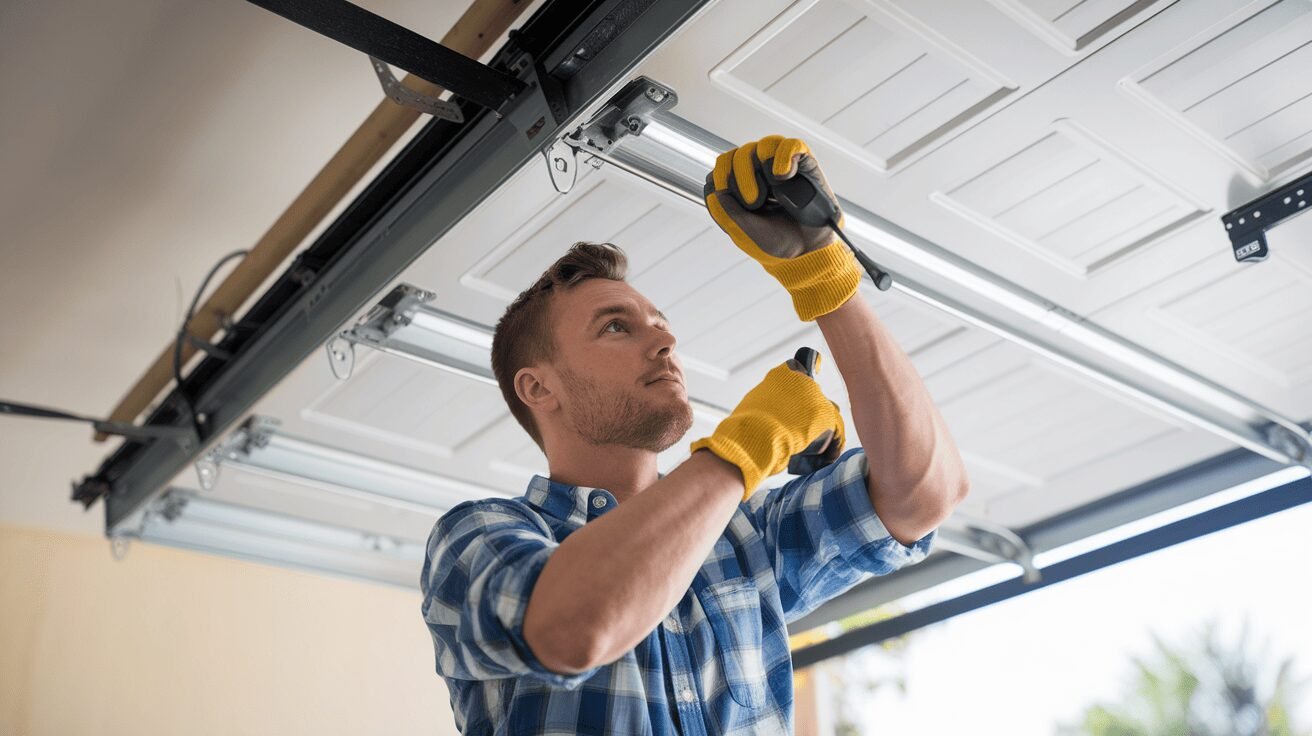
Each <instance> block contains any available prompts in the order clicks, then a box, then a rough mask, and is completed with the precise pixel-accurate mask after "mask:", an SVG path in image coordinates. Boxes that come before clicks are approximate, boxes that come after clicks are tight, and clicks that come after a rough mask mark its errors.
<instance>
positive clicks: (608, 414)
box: [560, 369, 692, 452]
mask: <svg viewBox="0 0 1312 736" xmlns="http://www.w3.org/2000/svg"><path fill="white" fill-rule="evenodd" d="M560 377H561V380H562V381H563V382H564V384H565V388H566V389H567V390H568V391H569V394H570V397H571V398H572V399H573V401H572V402H571V403H572V404H573V407H572V409H571V410H570V411H569V412H568V413H567V414H566V420H567V421H568V422H569V423H570V424H571V425H572V429H573V430H574V432H575V433H577V434H578V435H579V436H580V437H582V438H583V439H584V440H585V441H587V442H588V443H589V444H592V445H620V446H621V447H632V448H634V449H638V450H649V451H651V452H662V451H664V450H666V449H668V448H669V447H670V446H671V445H673V444H674V443H675V442H678V441H679V438H681V437H683V436H684V435H685V434H687V433H688V430H689V429H691V428H692V406H690V405H689V404H688V402H686V401H682V402H674V401H670V402H662V403H661V404H659V405H655V404H653V403H645V402H642V401H639V400H638V399H637V398H636V397H634V396H633V395H632V394H631V393H628V392H622V393H616V392H603V391H599V390H598V389H597V387H596V385H595V384H593V383H592V382H590V381H587V380H585V379H584V378H582V377H580V376H578V375H577V374H575V373H573V372H571V371H570V370H568V369H561V371H560Z"/></svg>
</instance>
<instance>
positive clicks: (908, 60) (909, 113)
mask: <svg viewBox="0 0 1312 736" xmlns="http://www.w3.org/2000/svg"><path fill="white" fill-rule="evenodd" d="M711 79H712V80H714V82H715V83H716V84H718V85H720V86H721V87H723V88H724V89H726V90H728V91H729V92H730V93H732V94H734V95H736V96H738V97H741V98H742V99H744V100H746V101H748V102H750V103H751V104H753V105H756V106H758V107H760V108H761V109H762V110H764V111H766V112H768V113H770V114H773V115H778V116H780V117H782V118H784V119H785V120H788V121H789V122H792V123H794V124H796V125H799V126H801V127H802V128H803V129H805V130H806V131H807V134H808V135H810V136H813V137H814V138H815V139H818V140H823V141H825V142H826V143H829V144H830V145H832V146H834V147H836V148H840V149H842V150H844V151H845V152H847V153H848V154H849V155H851V156H853V157H855V158H856V159H857V160H860V161H862V162H864V163H866V164H868V165H870V166H872V167H873V168H875V169H877V170H879V171H888V170H890V169H892V168H895V167H896V166H897V165H898V164H899V163H901V162H903V161H905V160H906V159H907V158H908V157H910V156H912V155H914V154H916V153H917V152H918V151H920V150H922V149H923V148H925V147H926V146H928V145H929V144H930V143H932V142H933V141H934V140H936V139H938V138H939V137H941V136H943V135H944V134H945V133H947V132H948V131H950V130H952V129H953V128H955V127H957V126H958V125H960V124H961V123H962V122H964V121H965V120H967V119H969V118H970V117H972V116H973V115H975V114H976V113H977V112H979V111H980V110H982V109H983V108H985V107H987V106H988V105H990V104H992V103H993V102H995V101H997V100H998V99H1000V98H1001V97H1003V96H1005V95H1007V94H1008V93H1010V92H1012V91H1014V89H1015V86H1014V85H1012V84H1010V83H1008V82H1007V81H1005V80H1004V79H1002V78H1001V77H1000V76H999V75H998V74H996V73H995V72H992V71H991V70H989V69H987V68H985V67H984V65H983V64H981V63H980V62H979V61H977V60H975V59H973V58H971V57H970V56H969V55H967V54H966V53H965V52H964V51H962V50H960V49H958V48H956V47H954V46H953V45H952V44H951V43H950V42H948V41H947V40H946V39H944V38H942V37H941V36H939V35H938V34H936V33H935V32H934V31H932V30H931V29H929V28H927V27H925V26H923V25H921V24H920V23H919V22H918V21H916V20H915V19H914V18H912V17H911V16H909V15H907V14H906V13H905V12H903V11H902V10H901V9H899V8H897V7H896V6H894V5H892V4H891V3H888V2H884V1H883V0H867V1H866V2H861V1H860V0H809V1H804V2H799V3H797V4H795V5H794V6H793V7H791V8H789V9H788V10H787V11H785V12H784V13H783V14H781V15H780V16H779V17H778V18H776V19H775V20H774V21H773V22H771V23H770V24H769V25H767V26H766V27H765V28H763V29H762V30H761V31H760V32H759V33H757V34H756V35H755V36H753V37H752V38H751V39H749V40H748V41H747V42H746V43H745V44H743V45H742V46H741V47H739V48H738V49H737V50H736V51H735V52H734V53H733V54H732V55H730V56H729V57H728V58H727V59H725V60H724V61H723V62H722V63H721V64H720V65H719V66H717V67H716V68H715V69H713V70H712V71H711Z"/></svg>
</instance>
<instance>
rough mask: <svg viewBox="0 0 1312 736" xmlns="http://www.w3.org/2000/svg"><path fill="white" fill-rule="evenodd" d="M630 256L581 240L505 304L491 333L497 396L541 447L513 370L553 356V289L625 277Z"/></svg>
mask: <svg viewBox="0 0 1312 736" xmlns="http://www.w3.org/2000/svg"><path fill="white" fill-rule="evenodd" d="M628 270H629V259H628V258H627V257H626V256H625V255H624V251H623V250H620V248H619V246H616V245H612V244H611V243H588V242H579V243H575V244H574V245H572V246H570V249H569V251H568V252H567V253H565V255H563V256H561V257H560V259H559V260H557V261H556V262H555V263H553V264H551V266H550V267H548V268H547V270H546V271H543V272H542V276H541V277H539V278H538V280H537V281H536V282H535V283H534V284H533V285H532V286H530V287H528V288H527V289H525V290H524V291H522V292H520V294H519V296H517V297H515V301H513V302H511V303H510V306H509V307H506V313H505V314H503V315H501V319H500V320H499V321H498V322H497V327H496V331H495V332H493V334H492V373H493V375H495V376H496V379H497V385H498V386H500V387H501V396H502V397H503V398H504V399H505V400H506V404H507V405H508V406H509V407H510V413H511V414H513V415H514V416H515V419H516V420H518V421H519V426H521V427H523V428H524V431H525V432H528V436H529V437H532V438H533V441H534V442H536V443H537V445H538V447H539V448H541V449H542V450H543V451H545V450H546V448H545V447H544V446H543V444H542V433H541V432H540V431H539V430H538V424H537V422H536V421H535V420H534V419H533V413H532V412H531V411H529V408H528V405H527V404H525V403H524V402H523V401H520V399H519V396H518V394H516V393H515V374H516V373H518V372H519V369H520V368H524V367H526V366H531V365H537V364H539V363H542V362H545V361H551V360H552V359H554V358H555V357H556V345H555V341H554V340H553V339H552V334H551V320H550V319H549V309H550V304H551V299H550V296H551V294H552V290H553V289H554V288H555V287H557V286H559V287H561V288H564V289H569V288H572V287H573V286H574V285H575V284H578V283H579V282H580V281H583V280H584V279H593V278H600V279H610V280H612V281H623V280H624V278H625V277H626V276H627V275H628Z"/></svg>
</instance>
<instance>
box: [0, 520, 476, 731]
mask: <svg viewBox="0 0 1312 736" xmlns="http://www.w3.org/2000/svg"><path fill="white" fill-rule="evenodd" d="M419 603H420V597H419V593H418V592H417V591H416V592H413V593H411V592H407V591H404V590H400V589H393V588H388V587H384V586H380V585H374V584H370V583H363V582H354V581H349V580H338V579H333V578H328V577H323V576H318V575H312V574H309V573H299V572H295V571H289V570H282V569H278V568H272V567H267V566H262V565H256V564H252V563H246V562H241V561H236V560H230V559H224V558H219V557H212V556H208V555H202V554H199V553H193V552H187V551H182V550H175V549H170V548H164V547H157V546H151V545H147V544H134V545H132V547H131V548H130V549H129V550H128V553H127V555H126V557H125V558H124V559H123V560H121V561H115V560H114V559H113V557H112V556H111V555H110V551H109V543H108V541H107V540H105V539H103V538H101V537H97V536H90V535H80V534H68V533H60V532H53V531H46V530H40V529H35V528H29V527H18V526H10V525H3V524H0V734H4V735H5V736H9V735H11V734H12V735H15V736H16V735H19V734H69V733H78V734H87V735H88V736H90V735H92V734H96V735H109V734H133V735H134V736H135V735H137V734H165V733H187V734H194V735H195V736H201V735H203V734H225V736H226V735H227V734H234V733H239V734H266V733H267V734H273V733H319V734H338V733H340V734H347V733H349V734H359V733H425V734H454V733H456V729H455V725H454V721H453V719H452V715H451V711H450V707H449V696H448V693H447V690H446V687H445V685H444V683H443V682H442V680H441V678H440V677H438V676H437V675H436V674H435V673H434V671H433V651H432V645H431V644H430V640H429V638H428V633H427V631H426V630H425V628H424V625H423V621H422V620H421V618H420V616H419Z"/></svg>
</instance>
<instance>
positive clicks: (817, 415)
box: [421, 136, 968, 734]
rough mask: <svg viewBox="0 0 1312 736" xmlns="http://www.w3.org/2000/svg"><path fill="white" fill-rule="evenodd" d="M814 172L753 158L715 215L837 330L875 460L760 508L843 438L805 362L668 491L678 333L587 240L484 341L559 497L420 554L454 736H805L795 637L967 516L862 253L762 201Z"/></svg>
mask: <svg viewBox="0 0 1312 736" xmlns="http://www.w3.org/2000/svg"><path fill="white" fill-rule="evenodd" d="M799 173H800V174H801V175H805V176H809V177H812V178H813V179H815V180H816V181H818V182H820V183H821V184H822V185H823V188H824V191H825V193H826V194H827V196H830V197H832V196H833V193H832V192H831V191H829V189H828V186H827V185H825V184H823V182H824V179H823V175H822V174H821V173H820V170H819V167H818V166H817V164H816V162H815V160H814V158H812V157H811V155H810V154H809V152H808V150H807V148H806V146H805V144H804V143H802V142H801V141H799V140H796V139H782V138H780V137H778V136H771V137H769V138H765V139H762V140H760V141H757V142H755V143H751V144H748V145H745V146H742V147H741V148H738V149H735V150H733V151H730V152H728V153H725V154H724V155H723V156H721V157H720V159H719V161H718V162H717V164H716V167H715V169H714V171H713V172H712V174H711V175H710V176H709V177H708V179H707V194H706V200H707V206H708V208H709V210H710V212H711V215H712V217H713V218H714V220H715V222H716V223H717V224H718V225H719V226H720V227H721V228H722V229H723V230H724V231H725V232H726V233H728V234H729V236H730V238H731V239H732V240H733V241H734V243H735V244H736V245H737V246H738V247H739V248H740V249H742V250H743V251H744V252H745V253H747V254H748V255H749V256H751V257H753V258H755V259H756V260H758V261H759V262H760V263H761V264H762V265H763V267H764V268H765V269H766V271H768V272H769V273H771V274H772V275H774V276H775V277H776V278H778V279H779V281H780V282H781V284H782V285H783V286H784V287H785V288H787V289H788V290H789V293H790V294H791V295H792V298H793V304H794V306H795V308H796V310H797V313H798V316H799V317H800V318H801V319H803V320H815V321H816V322H817V324H818V325H819V327H820V329H821V331H822V333H823V334H824V337H825V341H826V343H827V344H828V346H829V349H830V351H831V353H832V355H833V359H834V362H835V363H837V364H838V368H839V370H840V372H841V373H842V375H843V378H844V380H845V381H846V384H847V388H848V393H849V395H850V397H851V401H852V412H853V418H854V421H855V425H856V428H857V432H858V434H859V435H860V438H861V439H862V440H863V443H864V445H865V447H864V450H863V449H862V448H854V449H850V450H848V451H847V452H844V453H843V454H842V455H841V457H839V458H838V460H837V461H836V462H834V463H832V464H830V465H828V466H826V467H824V468H822V469H820V470H818V471H816V472H814V473H811V474H809V475H804V476H801V477H799V478H797V479H795V480H793V481H792V482H790V483H788V484H787V485H785V486H783V487H781V488H775V489H770V490H769V491H756V487H757V485H758V484H759V483H760V482H761V481H762V480H763V479H764V478H767V477H769V476H771V475H774V474H775V473H779V472H782V471H783V470H784V469H785V468H786V467H787V464H788V460H789V458H790V457H791V456H792V455H794V454H796V453H798V452H801V451H802V450H803V449H805V448H807V447H808V445H810V444H811V443H812V441H814V440H816V439H817V438H819V437H822V436H824V433H825V432H826V431H828V432H829V433H830V434H832V435H835V439H834V442H836V443H839V444H838V447H839V448H841V443H842V441H843V423H842V417H841V416H840V415H839V413H838V410H837V407H836V406H835V405H834V404H833V403H832V402H830V401H829V400H828V399H826V398H825V397H824V395H823V394H822V393H821V392H820V389H819V386H818V385H817V384H816V382H815V381H814V380H813V379H812V378H811V377H810V376H808V375H806V374H805V373H804V372H800V371H799V370H798V369H799V368H800V366H798V365H797V364H796V363H795V361H789V362H787V363H784V364H781V365H779V366H777V367H776V368H774V369H773V370H771V371H770V372H769V373H768V374H767V375H766V377H765V379H764V380H763V381H762V382H761V384H760V385H758V386H757V387H755V388H754V389H752V390H751V391H750V392H748V394H747V395H746V396H745V397H744V398H743V400H742V402H741V403H740V404H739V405H738V407H737V408H736V409H735V410H734V411H733V413H732V414H730V416H729V417H728V418H726V419H725V420H724V421H723V422H721V423H720V424H719V426H718V427H717V428H716V430H715V432H714V433H713V434H712V435H711V436H710V437H706V438H702V439H699V440H697V441H696V442H694V443H692V446H691V450H692V455H691V457H690V458H689V459H688V460H687V461H685V462H684V463H683V464H682V465H680V466H679V467H677V468H676V469H674V470H673V471H672V472H670V474H669V475H666V476H663V477H662V476H660V475H659V474H658V473H657V468H656V455H657V453H658V452H660V451H662V450H664V449H666V448H667V447H669V446H671V445H672V444H673V443H675V442H676V441H678V440H679V438H681V437H682V436H683V435H684V434H685V433H686V432H687V431H688V429H689V428H690V427H691V426H692V412H691V408H690V406H689V404H688V395H687V392H686V390H685V387H684V381H683V379H684V372H683V368H682V365H681V363H680V361H679V358H678V356H677V354H676V353H675V351H674V348H675V344H676V341H675V338H674V335H673V334H672V333H671V332H670V327H669V325H668V324H667V323H666V321H665V318H664V316H663V315H662V314H661V313H660V312H659V311H658V310H657V309H656V308H655V307H654V306H653V305H652V304H651V303H650V302H649V301H648V300H647V299H646V298H645V297H644V296H643V295H642V294H640V293H638V292H637V291H636V290H634V289H633V288H632V287H631V286H629V285H628V284H627V283H626V282H625V281H624V280H623V279H624V276H625V268H626V261H625V259H624V256H623V253H622V252H621V251H619V250H618V249H617V248H615V247H614V246H610V245H598V244H592V243H579V244H577V245H575V246H574V247H573V248H571V249H570V251H569V253H568V254H567V255H566V256H564V257H563V258H561V259H560V260H559V261H557V262H556V263H555V264H554V265H553V266H552V267H551V268H550V269H548V271H547V272H546V273H544V274H543V276H542V278H541V279H540V280H539V281H538V282H537V283H536V284H534V285H533V286H532V287H530V288H529V289H528V290H526V291H525V292H524V293H522V294H521V295H520V296H519V297H518V298H517V299H516V300H515V302H514V303H513V304H511V305H510V307H509V308H508V309H507V310H506V313H505V315H504V316H503V317H502V319H501V321H500V322H499V323H498V325H497V329H496V334H495V337H494V339H493V347H492V365H493V369H494V372H495V374H496V376H497V380H498V382H499V384H500V386H501V390H502V394H503V395H504V397H505V399H506V402H507V404H509V406H510V409H511V412H512V413H513V414H514V416H515V418H516V419H517V420H518V421H519V422H520V424H521V425H522V426H523V427H524V429H525V430H526V431H527V432H528V433H529V435H530V436H531V437H532V438H533V439H534V441H535V442H536V443H537V444H538V446H539V447H541V448H542V450H543V452H544V453H545V454H546V456H547V462H548V467H549V477H546V478H544V477H542V476H534V477H533V479H532V480H531V481H530V482H529V487H528V491H527V493H525V495H524V496H522V497H520V498H515V499H485V500H480V501H473V502H467V503H463V504H460V505H459V506H457V507H455V508H453V509H451V510H450V511H449V512H448V513H447V514H446V515H445V516H443V517H442V518H441V519H440V520H439V521H438V522H437V524H436V525H435V526H434V529H433V533H432V535H431V536H430V538H429V541H428V555H427V559H426V560H425V563H424V568H423V573H422V578H421V586H422V588H423V593H424V601H423V606H422V611H423V615H424V620H425V622H426V623H427V625H428V628H429V631H430V633H431V634H432V638H433V645H434V648H435V652H436V657H437V671H438V673H439V674H440V675H442V677H443V678H445V680H446V682H447V685H448V687H449V689H450V692H451V706H452V709H453V710H454V712H455V717H456V725H457V727H458V728H459V729H460V730H461V731H462V732H464V733H477V734H485V733H486V734H491V733H497V734H527V733H534V734H540V733H555V734H574V733H589V734H591V733H598V734H600V733H606V734H666V733H684V734H727V733H743V734H747V733H753V734H759V733H791V732H792V704H793V695H792V665H791V660H790V657H789V651H788V641H787V631H786V629H785V624H786V622H789V621H792V620H795V619H797V618H800V617H801V616H803V615H804V614H806V613H808V612H809V611H811V610H813V609H814V608H816V607H817V606H818V605H820V604H821V603H823V602H825V601H826V600H828V599H830V598H833V597H834V596H836V595H838V594H840V593H842V592H844V591H846V590H847V589H849V588H850V587H851V586H852V585H854V584H855V583H856V582H858V581H859V580H860V579H862V578H863V577H864V575H866V574H871V573H873V574H885V573H888V572H891V571H893V570H895V569H897V568H899V567H901V566H904V565H907V564H911V563H914V562H918V561H919V560H921V559H923V557H924V556H925V554H926V553H927V552H928V549H929V545H930V542H931V540H932V538H933V530H934V529H935V528H936V527H937V526H938V524H939V523H940V522H941V521H942V520H943V519H944V518H946V516H947V515H948V514H949V513H950V512H951V510H952V508H953V507H954V506H955V505H957V504H958V503H959V502H960V501H961V499H962V498H963V497H964V496H965V494H966V490H967V486H968V482H967V479H966V474H965V472H964V470H963V468H962V463H961V458H960V456H959V455H958V453H957V450H956V448H955V446H954V444H953V441H952V439H951V437H950V436H949V434H948V431H947V429H946V427H945V426H944V424H943V420H942V418H941V417H940V416H939V413H938V411H937V409H936V408H935V407H934V405H933V403H932V402H931V400H930V398H929V395H928V393H927V392H926V390H925V387H924V384H923V383H922V382H921V380H920V378H919V376H918V375H917V374H916V371H915V369H914V367H913V366H912V364H911V362H910V361H909V360H908V359H907V357H906V355H905V354H904V353H903V351H902V350H901V349H900V348H899V347H898V346H897V345H896V344H895V343H894V342H893V340H892V338H891V336H890V335H889V333H888V331H887V330H886V329H885V327H884V326H883V325H882V324H881V323H880V322H879V320H878V319H877V318H876V317H875V315H874V313H873V311H872V310H871V308H870V307H869V305H867V304H866V302H865V301H864V299H863V298H862V297H861V296H860V295H859V293H857V284H858V283H859V281H860V279H861V271H860V266H859V265H858V264H857V263H856V261H855V258H854V257H853V256H852V254H851V251H850V250H848V249H847V247H846V246H845V245H844V244H842V242H841V241H838V240H837V238H836V236H835V235H834V233H833V232H832V231H831V230H829V229H828V228H808V227H802V226H799V225H798V224H797V223H795V222H793V221H792V220H791V219H789V218H788V216H787V215H785V214H783V213H782V212H779V211H775V210H771V209H768V208H764V207H762V205H764V204H765V201H766V197H765V191H764V182H765V181H766V177H772V178H774V179H787V178H789V177H791V176H795V175H799ZM754 491H755V493H754Z"/></svg>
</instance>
